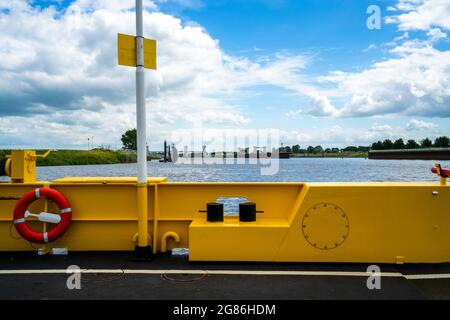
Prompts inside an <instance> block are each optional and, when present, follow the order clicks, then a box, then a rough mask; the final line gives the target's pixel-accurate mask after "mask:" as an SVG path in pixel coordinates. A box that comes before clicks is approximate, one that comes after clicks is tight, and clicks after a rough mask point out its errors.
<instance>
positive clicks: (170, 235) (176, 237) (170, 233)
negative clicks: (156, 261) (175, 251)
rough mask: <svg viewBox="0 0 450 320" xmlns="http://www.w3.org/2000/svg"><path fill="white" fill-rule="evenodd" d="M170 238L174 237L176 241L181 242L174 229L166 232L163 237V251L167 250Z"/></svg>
mask: <svg viewBox="0 0 450 320" xmlns="http://www.w3.org/2000/svg"><path fill="white" fill-rule="evenodd" d="M169 238H172V239H173V240H174V241H175V242H176V243H179V242H180V241H181V238H180V236H179V235H178V234H177V233H176V232H173V231H169V232H166V233H164V235H163V236H162V238H161V252H167V241H168V240H169Z"/></svg>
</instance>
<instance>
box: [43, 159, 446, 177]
mask: <svg viewBox="0 0 450 320" xmlns="http://www.w3.org/2000/svg"><path fill="white" fill-rule="evenodd" d="M210 160H211V159H210ZM230 160H233V162H234V159H230ZM199 161H200V162H201V159H200V160H199ZM273 161H275V160H273ZM276 161H277V163H272V167H273V168H275V169H274V170H271V171H273V173H274V174H271V175H262V174H261V168H263V167H266V168H267V163H265V164H262V165H261V164H259V165H258V164H248V163H247V164H214V163H213V162H214V161H208V160H206V161H205V162H207V163H203V164H201V163H196V164H179V163H176V164H174V163H159V162H157V161H151V162H149V163H148V173H149V176H155V177H156V176H157V177H168V178H169V181H177V182H178V181H188V182H191V181H201V182H204V181H227V182H240V181H248V182H258V181H273V182H282V181H286V182H287V181H290V182H325V181H330V182H352V181H437V180H438V179H437V177H436V175H433V174H432V173H431V168H432V167H433V166H434V164H435V161H421V160H418V161H416V160H368V159H361V158H357V159H352V158H344V159H340V158H337V159H336V158H308V159H280V160H276ZM441 164H442V165H443V166H444V167H449V166H450V161H442V162H441ZM136 170H137V169H136V164H113V165H86V166H61V167H38V168H37V177H38V179H39V180H47V181H51V180H54V179H58V178H63V177H67V176H85V177H88V176H115V177H130V176H136Z"/></svg>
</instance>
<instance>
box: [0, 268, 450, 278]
mask: <svg viewBox="0 0 450 320" xmlns="http://www.w3.org/2000/svg"><path fill="white" fill-rule="evenodd" d="M73 272H77V271H73ZM79 272H80V273H86V274H89V273H100V274H102V273H103V274H117V273H123V274H148V275H159V274H205V273H206V274H210V275H248V276H338V277H368V276H371V275H372V273H367V272H346V271H258V270H255V271H253V270H172V269H159V270H133V269H82V270H80V271H79ZM62 273H71V271H70V270H66V269H33V270H32V269H30V270H0V275H20V274H62ZM380 275H381V276H382V277H391V278H401V277H404V275H403V274H401V273H397V272H382V273H380ZM448 276H449V277H450V275H448Z"/></svg>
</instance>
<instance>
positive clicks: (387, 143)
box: [279, 136, 450, 154]
mask: <svg viewBox="0 0 450 320" xmlns="http://www.w3.org/2000/svg"><path fill="white" fill-rule="evenodd" d="M421 148H450V138H449V137H446V136H442V137H438V138H436V139H435V140H434V142H433V141H432V140H431V139H429V138H425V139H423V140H421V141H420V142H417V141H416V140H413V139H409V140H407V141H406V142H405V141H404V140H403V139H397V140H395V141H392V140H390V139H386V140H384V141H377V142H374V143H373V144H372V145H371V146H348V147H345V148H323V147H322V146H320V145H319V146H315V147H314V146H308V147H307V148H306V149H304V148H303V149H302V148H301V147H300V145H298V144H296V145H294V146H284V147H280V148H279V151H280V152H288V153H295V154H318V153H342V152H344V153H345V152H355V153H356V152H361V153H362V152H368V151H370V150H393V149H396V150H397V149H421Z"/></svg>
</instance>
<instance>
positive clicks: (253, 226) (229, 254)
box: [189, 217, 289, 261]
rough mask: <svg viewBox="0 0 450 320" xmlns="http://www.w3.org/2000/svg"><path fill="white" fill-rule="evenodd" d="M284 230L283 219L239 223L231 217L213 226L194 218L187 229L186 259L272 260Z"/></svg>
mask: <svg viewBox="0 0 450 320" xmlns="http://www.w3.org/2000/svg"><path fill="white" fill-rule="evenodd" d="M288 228H289V227H288V224H287V223H286V221H285V220H271V219H266V220H263V219H260V220H259V221H257V222H249V223H239V220H238V218H237V217H233V218H228V219H225V221H224V222H223V223H221V222H219V223H213V222H206V219H198V220H195V221H193V222H192V224H191V225H190V227H189V260H191V261H274V258H275V256H276V253H277V251H278V248H279V247H280V245H281V243H282V240H283V238H284V236H285V234H286V233H287V231H288Z"/></svg>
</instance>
